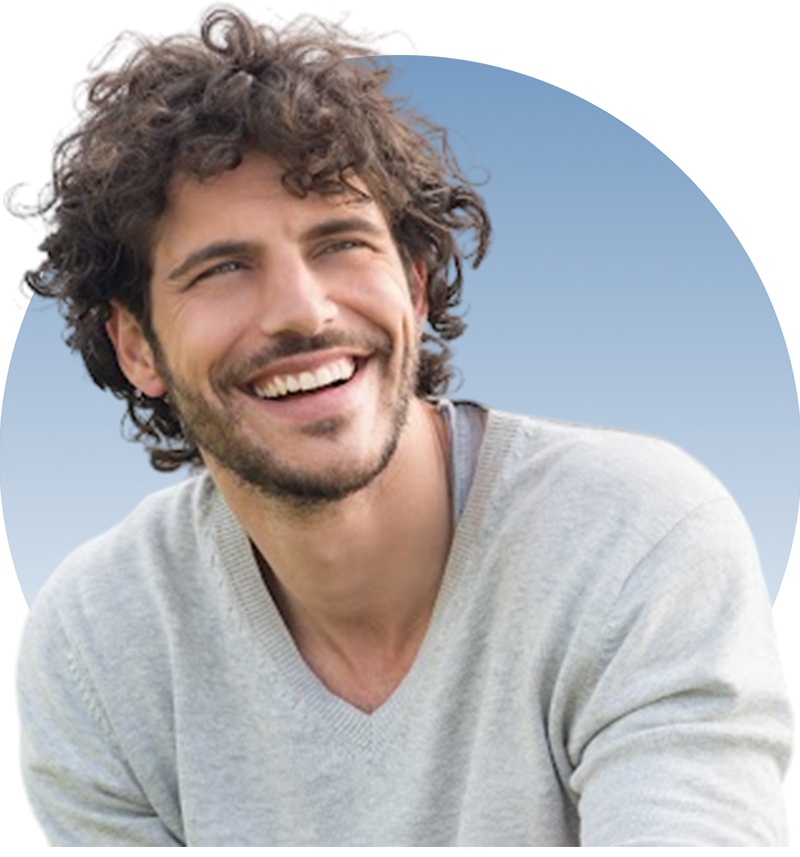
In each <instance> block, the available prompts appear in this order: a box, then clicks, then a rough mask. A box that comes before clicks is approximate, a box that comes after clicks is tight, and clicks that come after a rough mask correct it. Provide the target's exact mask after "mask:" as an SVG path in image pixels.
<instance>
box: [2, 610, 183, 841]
mask: <svg viewBox="0 0 800 857" xmlns="http://www.w3.org/2000/svg"><path fill="white" fill-rule="evenodd" d="M18 696H19V705H20V721H21V730H22V735H21V744H22V768H23V776H24V780H25V784H26V788H27V791H28V797H29V800H30V802H31V805H32V807H33V809H34V812H35V814H36V816H37V818H38V819H39V822H40V824H41V825H42V827H43V829H44V831H45V833H46V835H47V837H48V840H49V841H50V843H51V844H52V845H108V846H121V845H139V846H142V845H144V846H165V845H181V844H183V843H182V842H181V841H180V840H179V838H178V836H177V835H176V834H175V833H174V832H173V831H170V830H169V829H168V827H167V826H166V825H165V824H164V822H163V821H162V819H161V818H160V817H159V815H158V813H157V812H156V810H155V809H154V808H153V806H152V805H151V802H150V801H149V800H148V797H147V795H146V794H145V793H144V791H143V788H142V787H141V785H140V783H139V782H138V781H137V778H136V776H135V773H134V771H133V770H132V769H131V767H130V765H129V764H128V762H127V761H126V759H125V757H124V755H123V753H122V752H121V750H120V748H119V746H118V743H117V741H115V738H114V734H113V730H112V727H111V724H110V723H109V720H108V718H107V716H106V714H105V711H104V707H103V703H102V700H101V699H100V697H99V695H98V694H97V691H96V689H95V687H94V686H93V683H92V681H91V677H90V674H89V671H88V669H87V668H86V665H85V663H84V661H83V659H82V657H81V653H80V650H79V647H78V646H77V645H76V644H75V643H74V641H73V640H71V639H70V637H69V636H68V634H67V633H66V631H65V629H64V627H63V625H62V623H61V621H60V618H59V615H58V612H57V610H56V609H55V607H54V606H53V605H52V604H50V603H48V602H47V600H46V598H42V597H40V599H39V600H37V603H36V604H35V605H34V609H33V610H32V612H31V615H30V616H29V619H28V623H27V626H26V630H25V635H24V638H23V643H22V651H21V657H20V662H19V671H18Z"/></svg>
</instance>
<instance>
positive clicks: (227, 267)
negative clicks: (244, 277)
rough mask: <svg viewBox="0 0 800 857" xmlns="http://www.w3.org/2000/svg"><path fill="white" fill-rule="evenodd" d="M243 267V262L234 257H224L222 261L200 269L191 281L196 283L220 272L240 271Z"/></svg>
mask: <svg viewBox="0 0 800 857" xmlns="http://www.w3.org/2000/svg"><path fill="white" fill-rule="evenodd" d="M243 268H244V263H243V262H239V261H237V260H236V259H226V260H225V261H224V262H219V263H218V264H216V265H212V266H211V267H210V268H206V269H205V270H204V271H201V272H200V273H199V274H198V275H197V276H196V277H195V278H194V279H193V280H192V283H198V282H200V281H201V280H207V279H209V278H210V277H216V276H219V275H220V274H232V273H234V272H235V271H240V270H242V269H243Z"/></svg>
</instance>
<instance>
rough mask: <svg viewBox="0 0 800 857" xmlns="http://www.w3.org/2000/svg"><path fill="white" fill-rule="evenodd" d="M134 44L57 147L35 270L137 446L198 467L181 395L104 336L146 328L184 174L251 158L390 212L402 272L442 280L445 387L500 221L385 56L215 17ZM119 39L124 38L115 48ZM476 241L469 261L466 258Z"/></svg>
mask: <svg viewBox="0 0 800 857" xmlns="http://www.w3.org/2000/svg"><path fill="white" fill-rule="evenodd" d="M122 38H123V39H126V40H130V39H131V38H133V40H134V44H135V49H134V50H133V51H132V52H130V53H129V55H128V56H127V58H126V59H125V60H124V62H123V63H122V64H121V66H120V67H118V68H116V69H113V70H105V71H101V72H99V73H97V74H96V75H95V76H94V77H93V78H91V79H90V80H89V81H87V91H86V105H85V107H84V109H83V112H82V115H81V118H80V123H79V126H78V128H77V130H76V131H75V132H74V133H72V134H70V135H69V136H68V137H66V138H65V139H64V140H63V141H62V142H61V143H60V144H59V145H58V146H57V148H56V151H55V155H54V159H53V178H52V184H51V185H50V187H49V190H48V193H47V195H46V196H45V197H43V199H42V200H41V201H40V204H39V205H38V206H37V208H36V210H35V212H34V213H35V214H36V215H40V216H43V217H44V218H45V219H46V221H47V223H48V227H49V233H48V236H47V238H46V239H45V240H44V242H43V243H42V245H41V248H40V249H41V250H43V251H44V253H45V254H46V259H45V261H44V262H43V263H42V265H41V266H40V267H39V268H38V269H36V270H34V271H29V272H28V273H27V274H26V275H25V282H26V283H27V284H28V286H29V287H30V288H31V289H33V291H35V292H37V293H38V294H39V295H42V296H44V297H49V298H56V299H57V300H58V302H59V307H60V310H61V312H62V315H63V316H64V318H65V320H66V324H67V344H68V345H69V346H70V347H71V348H73V349H75V350H77V351H79V352H80V354H81V355H82V357H83V360H84V362H85V364H86V367H87V369H88V371H89V374H90V376H91V377H92V379H93V380H94V381H95V383H96V384H98V385H99V386H100V387H101V388H104V389H109V390H110V391H111V392H112V393H113V394H114V395H115V396H117V397H118V398H121V399H123V400H124V401H125V402H126V403H127V413H126V416H127V417H128V418H129V419H130V421H131V423H132V426H133V431H132V433H131V439H133V440H138V441H142V442H143V443H144V444H145V447H146V448H147V450H148V452H149V454H150V460H151V463H152V465H153V466H154V467H155V468H156V469H157V470H165V471H169V470H174V469H176V468H178V467H180V466H181V465H182V464H184V463H199V461H200V459H199V453H198V450H197V448H196V447H195V446H194V444H193V443H192V442H191V438H189V437H187V435H186V433H185V431H184V428H183V426H182V424H181V421H180V419H179V417H178V415H177V414H176V413H175V412H174V411H173V409H172V407H171V406H170V403H169V401H168V399H167V398H166V397H165V398H151V397H148V396H145V395H144V394H142V393H140V392H139V391H138V390H136V389H135V388H134V387H133V386H132V385H131V384H130V382H129V381H128V380H127V378H126V377H125V376H124V374H123V373H122V371H121V370H120V368H119V365H118V363H117V359H116V354H115V352H114V348H113V345H112V343H111V341H110V340H109V337H108V334H107V333H106V327H105V325H106V322H107V320H108V318H109V315H110V310H111V304H112V301H118V302H119V303H121V304H122V305H123V306H124V307H125V308H126V309H128V310H129V311H130V312H131V313H132V314H133V315H134V317H135V318H136V319H137V321H138V322H139V323H140V324H141V326H142V329H143V330H144V331H145V334H146V335H147V336H148V338H149V339H150V341H151V343H152V344H154V345H156V346H157V343H156V341H155V335H154V332H153V329H152V325H151V322H150V309H149V280H150V275H151V272H150V263H149V253H150V247H151V243H152V238H153V233H154V229H155V227H156V225H157V224H158V222H159V218H160V217H161V216H162V215H163V213H164V211H165V208H166V202H167V191H168V188H169V186H170V182H171V180H172V179H173V177H174V176H175V174H176V173H179V172H181V173H186V174H189V175H191V176H194V177H196V178H198V179H201V180H202V179H205V178H209V177H211V176H214V175H217V174H219V173H221V172H223V171H225V170H231V169H234V168H235V167H236V166H238V165H239V164H240V163H241V161H242V159H243V157H244V156H245V154H246V153H247V152H248V151H253V150H257V151H260V152H263V153H265V154H267V155H268V156H270V157H271V158H273V159H274V160H275V161H276V162H278V163H279V164H280V165H281V166H282V167H283V169H284V171H285V172H284V176H283V183H284V186H285V187H286V189H287V190H288V191H289V192H291V193H293V194H295V195H296V196H298V197H304V196H306V195H307V194H309V193H311V192H315V193H322V194H331V193H337V192H342V191H343V190H347V191H349V192H359V191H357V190H356V189H355V188H353V187H352V185H351V184H349V182H348V177H352V176H354V175H356V176H359V177H360V178H361V179H362V180H363V181H364V183H365V184H366V186H367V188H368V191H369V194H370V195H371V196H372V197H373V198H374V199H375V200H376V201H377V202H378V203H379V204H380V205H381V207H382V209H383V211H384V213H385V215H386V217H387V220H388V222H389V225H390V228H391V230H392V234H393V237H394V239H395V241H396V243H397V246H398V249H399V251H400V253H401V256H402V258H403V260H404V262H405V263H406V264H410V263H411V262H412V260H421V261H422V262H423V263H424V265H425V267H426V269H427V272H428V292H429V293H428V299H429V306H430V309H429V317H428V324H429V328H430V330H428V331H426V332H425V334H424V335H423V346H422V350H421V354H420V369H419V376H418V380H417V393H418V394H419V395H436V394H441V393H443V392H445V391H446V389H447V387H448V383H449V381H450V379H451V377H452V374H453V370H452V368H451V367H450V365H449V360H450V358H451V352H450V349H449V348H448V347H447V345H446V342H447V341H450V340H452V339H454V338H456V337H457V336H459V335H460V334H461V333H462V332H463V330H464V327H465V324H464V322H463V320H462V319H461V318H460V317H459V315H458V314H457V313H456V312H455V310H456V308H457V307H458V304H459V302H460V300H461V291H462V267H463V263H464V261H465V260H466V259H469V260H470V261H471V262H472V264H473V265H474V266H476V267H477V265H478V264H480V262H481V260H482V259H483V256H484V254H485V253H486V250H487V248H488V244H489V239H490V233H491V226H490V221H489V217H488V215H487V213H486V210H485V206H484V203H483V200H482V199H481V197H480V196H479V195H478V194H477V193H476V191H475V189H474V186H473V185H472V184H471V183H470V182H469V181H468V180H467V178H466V177H465V176H464V174H463V172H462V170H461V168H460V167H459V165H458V163H457V161H456V160H455V157H454V156H453V154H452V151H451V149H450V147H449V145H448V142H447V135H446V132H445V131H444V130H443V129H440V128H437V127H436V126H435V125H433V124H431V123H430V122H429V121H428V120H427V119H425V118H424V117H422V116H420V115H418V114H416V113H414V112H413V111H409V110H406V109H405V108H404V106H403V105H402V103H401V102H400V101H399V100H398V99H394V98H391V97H390V96H389V95H388V94H387V92H386V85H387V83H388V82H389V80H390V77H391V71H390V67H389V66H388V63H387V62H386V61H382V60H381V59H380V58H377V57H375V56H372V53H371V52H370V51H369V50H368V49H367V48H365V47H364V45H363V44H361V42H360V41H359V40H358V39H356V38H354V37H352V36H350V35H348V34H347V33H346V32H345V31H343V30H342V29H341V28H340V27H339V26H337V25H333V24H327V23H324V22H322V21H319V20H316V19H312V18H301V19H298V20H297V21H295V22H294V23H292V24H290V25H288V26H286V27H284V28H282V29H277V28H274V27H269V26H256V25H255V24H254V23H252V22H251V21H250V20H249V19H248V18H247V17H246V16H245V15H243V14H242V13H240V12H237V11H235V10H232V9H227V8H219V9H215V10H213V11H211V12H210V13H208V14H207V16H206V17H205V19H204V21H203V23H202V26H201V30H200V34H199V37H198V36H191V35H183V36H176V37H172V38H168V39H163V40H160V41H152V40H149V39H146V38H143V37H138V36H137V37H131V36H130V35H128V36H124V37H122ZM115 45H116V46H118V43H115ZM464 236H468V237H469V238H470V241H469V245H468V246H469V247H470V248H471V249H470V250H469V251H465V250H463V249H461V246H460V244H461V243H465V242H463V240H462V241H460V239H463V238H464Z"/></svg>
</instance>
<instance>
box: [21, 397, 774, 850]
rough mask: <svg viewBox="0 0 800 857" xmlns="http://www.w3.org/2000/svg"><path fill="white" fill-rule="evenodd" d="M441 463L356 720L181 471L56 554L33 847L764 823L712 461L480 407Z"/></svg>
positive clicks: (202, 479) (596, 833)
mask: <svg viewBox="0 0 800 857" xmlns="http://www.w3.org/2000/svg"><path fill="white" fill-rule="evenodd" d="M456 423H457V425H456V430H458V421H456ZM467 458H468V456H467V455H464V454H461V455H456V457H455V461H454V467H455V468H456V473H455V474H454V481H455V482H458V480H459V478H460V477H463V475H464V471H465V468H466V470H467V472H468V474H470V473H471V470H470V468H469V465H468V464H465V463H464V462H465V460H466V459H467ZM462 484H463V479H462ZM467 484H468V485H469V490H468V493H465V497H466V499H465V501H464V502H465V506H464V509H463V512H462V513H461V515H460V517H459V520H458V524H457V527H456V530H455V534H454V538H453V543H452V547H451V550H450V555H449V559H448V563H447V567H446V569H445V572H444V575H443V578H442V583H441V587H440V591H439V593H438V597H437V601H436V604H435V609H434V612H433V616H432V618H431V621H430V625H429V627H428V629H427V633H426V636H425V638H424V640H423V643H422V646H421V648H420V650H419V652H418V655H417V657H416V660H415V662H414V663H413V665H412V667H411V669H410V671H409V672H408V674H407V675H406V677H405V678H404V680H403V681H402V682H401V684H400V685H399V687H398V688H397V689H396V690H395V692H394V693H393V694H392V696H391V697H390V698H389V699H388V700H387V701H386V702H385V703H384V704H383V705H382V706H381V707H380V708H379V709H378V710H377V711H375V712H373V713H372V714H366V713H364V712H362V711H360V710H358V709H356V708H354V707H353V706H351V705H349V704H348V703H347V702H345V701H344V700H342V699H340V698H338V697H337V696H335V695H334V694H332V693H331V692H330V691H328V690H327V688H326V687H325V686H324V685H323V684H322V683H321V682H320V681H319V679H318V678H317V677H316V675H315V674H314V673H313V672H312V671H311V670H310V669H309V667H308V666H307V664H306V663H305V662H304V660H303V659H302V657H301V655H300V653H299V652H298V650H297V648H296V646H295V645H294V642H293V640H292V637H291V635H290V633H289V631H288V630H287V628H286V626H285V624H284V622H283V620H282V617H281V615H280V613H279V611H278V610H277V608H276V606H275V604H274V602H273V600H272V598H271V597H270V594H269V591H268V590H267V588H266V587H265V585H264V583H263V580H262V577H261V575H260V573H259V570H258V566H257V563H256V561H255V558H254V556H253V551H252V547H251V544H250V542H249V539H248V538H247V535H246V533H245V532H244V531H243V529H242V527H241V525H240V524H239V522H238V520H237V519H236V517H235V516H234V515H233V513H232V512H231V510H230V509H229V508H228V506H227V504H226V503H225V501H224V499H223V498H222V496H221V494H220V493H219V492H218V491H217V489H216V488H215V486H214V483H213V481H212V480H211V479H210V477H209V476H208V475H207V474H206V475H202V476H199V477H196V478H194V479H191V480H188V481H186V482H185V483H182V484H180V485H178V486H176V487H174V488H170V489H167V490H166V491H164V492H160V493H159V494H156V495H153V496H152V497H150V498H148V499H147V500H146V501H145V502H144V503H143V504H142V505H141V506H140V507H139V508H138V509H137V510H136V511H135V512H134V513H133V514H132V515H131V516H130V517H129V518H128V519H127V520H126V521H124V522H123V523H122V524H120V525H119V526H118V527H116V528H114V529H113V530H111V531H109V532H108V533H106V534H105V535H103V536H101V537H99V538H98V539H95V540H93V541H92V542H90V543H88V544H87V545H85V546H83V547H82V548H80V549H79V550H78V551H77V552H75V553H74V554H73V555H72V556H71V557H69V558H68V559H67V560H66V561H65V562H64V564H63V565H62V566H61V567H60V568H59V570H58V571H57V572H56V574H54V575H53V577H52V578H51V580H50V581H49V582H48V584H47V586H46V587H45V588H44V589H43V591H42V593H41V594H40V596H39V597H38V598H37V600H36V603H35V605H34V607H33V609H32V612H31V615H30V618H29V621H28V625H27V628H26V634H25V638H24V641H23V649H22V655H21V660H20V667H19V694H20V707H21V722H22V748H23V769H24V774H25V779H26V784H27V787H28V792H29V796H30V799H31V802H32V804H33V807H34V810H35V812H36V813H37V815H38V817H39V819H40V821H41V823H42V825H43V827H44V829H45V831H46V833H47V835H48V837H49V839H50V840H51V842H53V843H54V844H64V845H66V844H83V845H123V844H131V845H181V844H189V845H220V846H231V845H456V844H459V845H575V844H586V845H590V844H602V845H620V844H637V845H649V844H660V845H689V844H697V845H723V844H751V845H757V844H780V843H782V842H783V841H784V839H785V835H786V833H785V819H784V813H783V807H782V797H781V785H780V781H781V775H782V772H783V771H784V770H785V767H786V765H787V761H788V754H789V743H790V714H789V710H788V703H787V697H786V693H785V690H784V687H783V683H782V678H781V673H780V666H779V663H778V658H777V654H776V647H775V641H774V635H773V631H772V625H771V616H770V608H769V602H768V599H767V597H766V590H765V587H764V583H763V579H762V577H761V574H760V569H759V564H758V559H757V555H756V551H755V548H754V546H753V542H752V538H751V536H750V533H749V530H748V529H747V526H746V524H745V523H744V520H743V519H742V517H741V514H740V512H739V510H738V509H737V507H736V505H735V503H734V502H733V501H732V499H731V498H730V496H729V495H728V494H727V492H726V491H725V490H724V489H723V488H722V486H721V485H720V484H719V483H718V482H717V480H716V479H714V478H713V477H712V476H711V475H710V474H709V473H708V472H707V471H706V470H705V469H704V468H702V467H701V466H700V465H698V464H697V463H696V462H695V461H694V460H692V459H691V458H689V456H687V455H686V454H685V453H682V452H680V451H679V450H677V449H676V448H674V447H672V446H671V445H669V444H667V443H664V442H663V441H659V440H655V439H653V438H647V437H643V436H638V435H634V434H629V433H625V432H617V431H610V430H605V429H596V428H588V427H583V426H574V425H569V424H564V423H558V422H553V421H548V420H538V419H528V418H521V417H516V416H511V415H508V414H503V413H500V412H497V411H490V412H489V413H488V421H487V425H486V430H485V435H484V437H483V440H482V443H481V445H480V450H479V454H478V457H477V463H476V464H475V467H474V474H472V477H471V479H468V480H467ZM375 573H376V574H380V573H381V570H380V569H379V568H376V570H375Z"/></svg>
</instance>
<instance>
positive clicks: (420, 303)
mask: <svg viewBox="0 0 800 857" xmlns="http://www.w3.org/2000/svg"><path fill="white" fill-rule="evenodd" d="M410 280H411V281H410V283H409V288H410V290H411V303H412V304H413V306H414V314H415V315H416V317H417V326H418V327H419V329H420V330H422V328H423V327H424V325H425V322H426V321H427V320H428V269H427V267H426V266H425V263H424V262H423V261H422V259H416V260H415V261H414V262H413V264H412V266H411V277H410Z"/></svg>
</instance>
